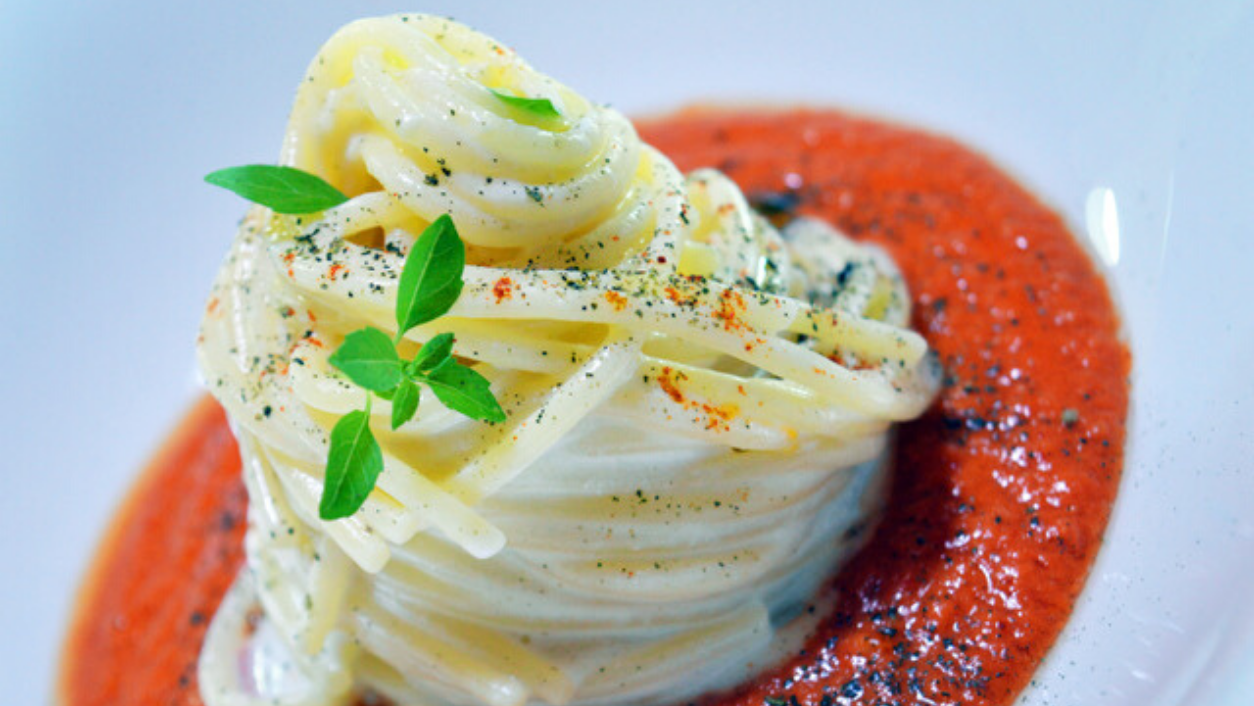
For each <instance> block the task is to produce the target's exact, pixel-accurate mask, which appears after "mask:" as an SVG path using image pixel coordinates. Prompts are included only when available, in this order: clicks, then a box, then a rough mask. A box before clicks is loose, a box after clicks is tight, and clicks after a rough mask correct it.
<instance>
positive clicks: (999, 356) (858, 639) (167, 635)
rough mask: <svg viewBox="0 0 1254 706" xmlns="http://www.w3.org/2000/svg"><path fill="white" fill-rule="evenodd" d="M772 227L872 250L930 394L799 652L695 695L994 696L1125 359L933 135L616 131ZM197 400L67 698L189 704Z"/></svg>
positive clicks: (1034, 615)
mask: <svg viewBox="0 0 1254 706" xmlns="http://www.w3.org/2000/svg"><path fill="white" fill-rule="evenodd" d="M640 129H641V134H642V136H643V137H644V138H645V140H646V141H648V142H650V143H652V144H653V145H655V146H657V147H658V148H659V149H661V150H662V151H663V152H665V153H666V154H668V155H669V156H670V157H671V158H672V159H674V160H675V161H676V163H677V164H678V165H679V167H680V168H681V169H684V170H689V169H693V168H696V167H701V166H714V167H717V168H719V169H721V170H723V171H724V172H726V173H727V174H729V175H730V176H731V177H732V178H733V179H735V180H736V181H737V182H738V183H739V184H740V185H741V187H742V188H743V189H744V190H745V192H746V193H747V194H748V195H749V197H750V200H751V201H754V202H755V203H756V204H757V205H758V206H759V208H760V209H761V210H763V211H764V212H768V213H772V214H773V215H774V217H775V218H778V219H786V218H789V217H792V216H794V215H809V216H818V217H821V218H824V219H826V220H828V221H829V222H831V223H834V224H835V225H837V226H838V227H840V228H841V229H842V230H844V231H845V232H847V233H849V234H850V235H851V236H853V237H854V238H857V239H859V240H864V241H869V242H874V243H877V244H879V245H881V246H882V247H884V248H885V249H886V250H887V251H888V252H889V253H890V254H892V255H893V257H894V258H895V259H896V261H897V262H898V264H899V265H900V266H901V268H902V272H903V274H904V275H905V278H906V281H907V284H908V286H909V288H910V292H911V295H912V297H913V299H914V306H915V310H914V322H913V323H914V326H915V327H916V328H917V329H918V330H919V331H920V332H922V333H923V334H924V335H925V336H926V337H927V339H928V341H929V342H930V343H931V345H932V347H933V348H935V349H936V351H937V352H938V353H939V355H940V359H941V362H942V363H943V365H944V369H945V384H944V389H943V390H942V392H941V395H940V398H939V399H938V401H937V402H936V404H934V405H933V406H932V408H931V409H930V411H929V412H928V413H927V414H926V415H925V416H924V417H923V418H921V419H919V420H917V421H915V422H912V423H910V424H907V425H905V426H904V427H902V428H901V430H900V433H899V436H898V440H897V445H896V452H895V453H896V468H897V471H896V476H895V478H894V481H893V487H892V491H891V496H890V499H889V504H888V510H887V514H886V516H885V517H884V519H883V521H882V523H881V524H880V526H879V528H878V529H877V530H876V533H875V535H874V537H873V538H872V539H871V541H870V542H869V544H868V545H867V547H866V548H865V549H864V550H863V551H862V552H861V553H860V554H859V555H858V556H857V557H856V558H855V559H854V561H853V562H852V563H851V564H850V565H849V566H848V567H847V568H846V569H845V570H844V571H842V572H841V573H840V574H839V575H838V576H837V577H835V579H834V584H835V588H836V593H835V595H836V598H835V599H834V601H833V603H831V604H829V605H819V606H815V610H818V611H822V612H823V613H825V614H826V615H827V616H828V617H827V619H826V620H825V621H824V622H823V624H822V626H821V627H820V628H819V629H818V630H817V631H816V633H815V634H814V635H813V636H812V637H811V638H810V640H809V642H808V644H806V646H805V648H804V649H803V650H801V651H800V652H798V653H797V654H796V655H793V656H792V657H791V658H790V659H789V660H788V661H787V662H786V663H785V664H782V665H779V666H777V667H776V668H774V669H772V670H770V671H768V672H767V673H765V674H764V675H762V676H761V677H760V678H759V679H757V680H755V681H754V682H753V683H751V684H747V685H745V686H743V687H741V688H740V689H738V690H736V691H734V692H732V693H728V694H722V695H713V696H711V697H710V698H709V699H708V701H709V702H710V703H711V704H718V705H719V706H763V704H766V705H767V706H799V705H802V704H805V705H810V704H814V705H818V706H833V705H835V704H854V703H856V704H933V703H935V704H987V705H993V704H998V705H1002V706H1005V705H1007V704H1010V703H1011V702H1012V701H1013V700H1014V698H1015V696H1016V695H1017V694H1019V692H1021V691H1022V690H1023V688H1024V687H1025V686H1026V685H1027V683H1028V681H1029V680H1030V679H1031V676H1032V673H1033V672H1034V671H1035V669H1036V667H1037V666H1038V665H1039V664H1040V662H1041V660H1042V659H1043V658H1044V656H1045V654H1046V652H1047V651H1048V649H1049V647H1050V646H1051V645H1052V644H1053V642H1054V641H1055V639H1056V638H1057V637H1058V634H1059V632H1060V631H1061V629H1062V627H1063V625H1064V623H1065V622H1066V619H1067V616H1068V614H1069V613H1070V612H1071V609H1072V606H1073V605H1074V602H1075V600H1076V597H1077V595H1078V594H1079V592H1080V589H1081V587H1082V586H1083V584H1084V580H1085V578H1086V576H1087V574H1088V571H1089V567H1090V566H1091V564H1092V562H1093V559H1094V557H1095V555H1096V553H1097V550H1098V548H1099V546H1100V544H1101V538H1102V532H1103V531H1104V529H1105V527H1106V522H1107V519H1108V518H1109V514H1110V507H1111V504H1112V502H1113V501H1114V498H1115V492H1116V490H1117V488H1118V484H1119V474H1120V469H1121V466H1122V460H1123V445H1124V433H1125V428H1124V425H1125V417H1126V413H1127V405H1128V382H1127V381H1128V372H1129V365H1130V359H1129V354H1128V351H1127V349H1126V347H1125V346H1124V345H1123V343H1122V342H1121V340H1120V338H1119V319H1118V315H1117V313H1116V311H1115V309H1114V306H1113V304H1112V302H1111V298H1110V295H1109V293H1108V291H1107V289H1106V286H1105V283H1104V282H1103V280H1102V278H1101V277H1100V275H1099V274H1098V273H1097V272H1096V270H1095V269H1094V267H1093V265H1092V264H1091V262H1090V261H1089V259H1088V257H1087V256H1086V255H1085V253H1084V251H1083V250H1082V248H1081V247H1080V246H1079V245H1078V244H1077V243H1076V241H1075V240H1074V238H1073V237H1072V236H1071V234H1070V233H1069V232H1068V231H1067V229H1066V227H1065V225H1064V224H1063V223H1062V221H1061V220H1060V219H1059V217H1058V216H1057V215H1056V214H1055V213H1053V212H1052V211H1051V210H1050V209H1048V208H1046V207H1045V206H1043V205H1042V204H1041V203H1040V202H1039V201H1037V200H1036V199H1035V198H1034V197H1033V196H1032V195H1031V194H1029V193H1028V192H1027V191H1025V190H1024V189H1023V188H1022V187H1020V186H1019V185H1017V184H1016V183H1015V182H1014V181H1013V180H1012V179H1010V178H1009V177H1008V176H1006V175H1005V174H1004V173H1002V172H1001V171H1000V170H998V169H997V168H996V167H995V166H994V165H992V164H991V163H990V162H989V161H988V160H986V159H985V158H984V157H982V156H980V155H979V154H976V153H974V152H972V151H971V150H969V149H967V148H965V147H963V146H961V145H959V144H957V143H956V142H954V141H952V140H949V139H946V138H943V137H937V136H933V135H930V134H927V133H923V132H920V131H917V130H913V129H909V128H903V127H898V126H894V125H891V124H886V123H883V122H879V121H875V120H869V119H864V118H858V117H851V116H849V115H846V114H843V113H839V112H835V111H823V110H819V111H810V110H795V111H786V112H784V111H763V112H753V111H735V112H732V111H716V110H693V111H687V112H684V113H680V114H677V115H673V116H670V117H667V118H664V119H660V120H655V121H649V122H646V123H644V124H642V125H640ZM237 453H238V451H237V449H236V447H235V444H234V441H233V440H232V439H231V437H230V434H229V431H228V429H227V426H226V422H225V419H224V418H223V416H222V414H221V412H220V411H219V410H217V409H216V407H215V406H214V405H213V403H211V402H208V401H204V402H201V403H200V404H199V405H198V406H197V407H196V408H195V409H194V410H193V411H192V413H191V415H190V416H189V417H188V419H187V420H186V421H185V422H184V423H183V426H182V427H181V428H180V430H179V431H178V432H176V434H175V435H174V436H173V437H172V439H171V441H170V442H169V444H168V446H167V447H166V449H165V450H163V451H162V452H161V453H160V454H159V455H158V457H157V459H156V460H155V461H154V462H153V464H152V466H151V468H150V469H149V470H148V471H147V472H146V473H145V475H144V477H143V478H142V479H141V481H140V483H139V485H138V486H137V487H136V489H135V490H134V492H133V495H132V496H131V499H130V500H129V501H128V502H127V504H126V506H125V507H124V508H123V510H122V511H121V512H120V513H119V515H118V517H117V519H116V520H115V523H114V527H113V530H112V531H111V532H110V534H109V536H108V537H107V538H106V539H105V541H104V542H103V544H102V546H101V548H100V551H99V552H98V557H97V563H96V565H95V566H94V567H93V569H92V571H91V574H90V576H89V579H88V581H87V583H86V584H85V587H84V589H83V592H82V596H81V600H80V604H79V608H78V613H77V614H76V617H75V619H74V621H73V623H72V626H71V630H70V635H69V638H68V641H67V645H66V653H65V658H64V663H63V665H62V679H61V681H60V684H59V689H60V692H59V693H60V695H61V701H62V703H64V704H67V705H68V706H88V705H93V704H116V703H122V702H126V703H131V704H139V705H141V706H144V705H147V704H153V705H156V704H175V705H185V704H199V703H200V699H199V696H198V695H197V693H196V681H195V663H196V658H197V653H198V651H199V646H200V642H201V640H202V639H203V636H204V630H205V627H206V622H207V620H208V619H209V618H210V617H211V616H212V615H213V611H214V609H215V608H216V605H217V603H218V601H219V600H220V599H221V597H222V594H223V593H224V591H225V589H226V588H227V586H228V585H229V584H230V582H231V580H232V578H233V577H234V575H235V572H236V571H237V570H238V568H239V566H240V564H241V561H242V548H241V538H242V528H243V525H244V512H245V504H246V498H245V493H244V490H243V487H242V482H241V481H240V479H239V461H238V457H237Z"/></svg>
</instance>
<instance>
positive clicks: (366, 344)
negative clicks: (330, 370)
mask: <svg viewBox="0 0 1254 706" xmlns="http://www.w3.org/2000/svg"><path fill="white" fill-rule="evenodd" d="M327 360H328V362H330V363H331V365H334V366H335V367H337V368H339V369H340V371H341V372H343V373H344V374H345V375H347V376H348V379H349V380H352V381H353V382H354V383H356V384H357V385H358V386H360V387H364V388H366V389H367V390H371V391H374V392H387V391H388V390H391V389H392V388H394V387H396V386H397V385H399V384H400V382H401V380H403V379H404V374H403V373H402V372H401V359H400V356H398V355H397V354H396V346H394V345H392V339H390V338H388V335H387V334H386V333H384V332H382V331H380V330H379V329H377V328H374V327H373V326H367V327H366V328H363V329H359V330H357V331H354V332H352V333H350V334H348V335H347V336H345V337H344V343H342V344H340V347H339V348H337V349H336V350H335V353H333V354H331V357H330V358H328V359H327Z"/></svg>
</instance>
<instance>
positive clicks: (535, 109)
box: [488, 88, 562, 118]
mask: <svg viewBox="0 0 1254 706" xmlns="http://www.w3.org/2000/svg"><path fill="white" fill-rule="evenodd" d="M488 90H489V91H492V95H494V96H496V97H497V98H499V99H501V102H503V103H505V104H506V105H508V106H510V107H512V108H517V109H519V110H522V111H525V112H527V113H530V114H532V115H535V116H537V117H541V118H560V117H562V114H561V113H559V112H557V108H554V107H553V101H551V100H549V99H548V98H523V97H522V96H516V95H513V94H512V93H505V92H504V91H498V90H496V89H495V88H489V89H488Z"/></svg>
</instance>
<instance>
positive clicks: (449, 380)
mask: <svg viewBox="0 0 1254 706" xmlns="http://www.w3.org/2000/svg"><path fill="white" fill-rule="evenodd" d="M423 382H425V383H427V386H429V387H430V388H431V391H432V392H434V393H435V396H436V397H437V398H439V400H440V402H443V403H444V406H445V407H448V408H449V409H451V410H453V411H455V412H461V413H462V414H464V415H466V416H467V417H472V418H474V419H479V420H482V421H485V422H503V421H505V411H504V410H502V409H501V405H500V404H499V403H497V401H496V398H495V397H493V396H492V389H491V385H490V383H488V380H487V378H485V377H483V376H482V375H480V374H479V373H477V372H475V371H474V370H471V369H470V368H467V367H466V366H464V365H461V364H460V363H458V362H457V361H456V360H454V359H452V358H445V359H444V362H443V363H440V364H439V365H437V366H435V368H433V369H432V370H431V372H429V373H427V375H426V376H425V377H424V378H423Z"/></svg>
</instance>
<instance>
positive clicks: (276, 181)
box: [205, 164, 348, 214]
mask: <svg viewBox="0 0 1254 706" xmlns="http://www.w3.org/2000/svg"><path fill="white" fill-rule="evenodd" d="M205 181H207V182H209V183H210V184H213V185H214V186H220V187H222V188H224V189H228V190H230V191H234V192H235V193H237V194H239V195H240V196H243V197H244V198H246V199H248V200H249V201H252V202H253V203H259V204H261V205H262V206H266V207H268V208H270V209H271V210H273V211H275V212H276V213H287V214H302V213H313V212H315V211H325V210H326V209H328V208H331V207H332V206H338V205H340V204H342V203H344V202H345V201H347V200H348V197H347V196H345V195H344V194H343V193H341V192H340V190H339V189H337V188H335V187H334V186H331V185H330V184H328V183H326V182H325V181H323V180H322V177H319V176H317V175H315V174H310V173H309V172H305V171H301V170H299V169H296V168H294V167H276V166H273V165H270V164H249V165H246V166H242V167H228V168H227V169H219V170H218V171H216V172H213V173H212V174H210V175H208V176H206V177H205Z"/></svg>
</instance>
